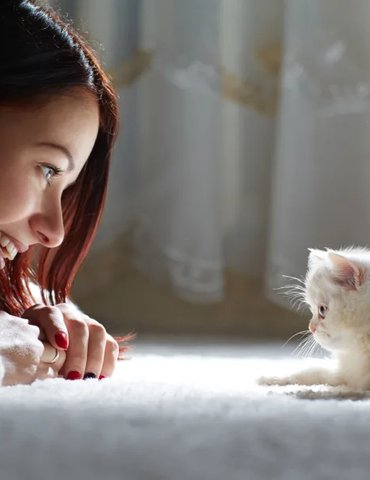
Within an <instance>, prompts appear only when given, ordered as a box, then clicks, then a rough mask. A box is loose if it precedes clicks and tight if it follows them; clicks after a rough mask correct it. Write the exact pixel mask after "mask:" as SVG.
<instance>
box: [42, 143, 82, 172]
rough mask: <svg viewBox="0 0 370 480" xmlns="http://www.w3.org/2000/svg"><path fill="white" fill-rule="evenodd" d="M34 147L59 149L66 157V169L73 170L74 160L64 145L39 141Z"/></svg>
mask: <svg viewBox="0 0 370 480" xmlns="http://www.w3.org/2000/svg"><path fill="white" fill-rule="evenodd" d="M35 146H36V147H49V148H54V149H56V150H59V151H60V152H62V153H64V155H65V156H66V157H67V159H68V163H69V165H68V171H70V170H73V169H74V168H75V162H74V160H73V157H72V155H71V152H70V151H69V150H68V148H66V147H64V146H63V145H59V143H51V142H39V143H36V144H35Z"/></svg>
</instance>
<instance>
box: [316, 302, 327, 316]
mask: <svg viewBox="0 0 370 480" xmlns="http://www.w3.org/2000/svg"><path fill="white" fill-rule="evenodd" d="M318 310H319V318H321V319H323V318H325V316H326V313H327V311H328V307H327V306H326V305H319V309H318Z"/></svg>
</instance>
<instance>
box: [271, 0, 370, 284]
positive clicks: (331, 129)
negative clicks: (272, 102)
mask: <svg viewBox="0 0 370 480" xmlns="http://www.w3.org/2000/svg"><path fill="white" fill-rule="evenodd" d="M286 9H287V10H286V22H285V55H284V64H283V68H282V93H281V106H280V111H279V123H278V125H279V126H278V136H277V146H276V154H275V157H274V161H273V171H274V175H273V194H272V210H271V215H270V224H271V230H270V236H269V260H268V270H267V273H268V275H267V278H268V289H267V290H268V291H269V292H271V291H272V288H274V287H277V286H279V284H281V283H284V279H283V278H282V274H284V273H285V274H290V275H302V274H303V273H304V271H305V263H306V258H307V247H331V248H338V247H341V246H347V245H353V244H354V245H364V246H366V245H369V242H370V228H369V225H370V24H369V22H368V19H369V18H370V3H369V2H368V1H366V0H354V1H353V2H346V1H345V0H339V1H337V0H325V2H321V1H319V0H313V1H312V0H310V1H309V2H308V1H305V0H289V1H288V2H287V3H286Z"/></svg>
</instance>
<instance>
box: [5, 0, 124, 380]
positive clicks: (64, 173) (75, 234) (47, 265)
mask: <svg viewBox="0 0 370 480" xmlns="http://www.w3.org/2000/svg"><path fill="white" fill-rule="evenodd" d="M116 134H117V102H116V97H115V94H114V92H113V89H112V86H111V84H110V82H109V80H108V78H107V76H106V75H105V74H104V72H103V71H102V69H101V67H100V66H99V64H98V62H97V59H96V57H95V55H94V53H93V52H92V50H91V48H90V47H88V46H87V45H86V43H85V42H84V41H83V40H82V39H81V38H80V37H79V36H78V34H76V33H75V32H74V31H73V30H72V29H71V27H70V26H69V25H66V24H65V23H64V22H63V21H62V20H61V19H59V18H58V17H57V16H56V14H55V13H53V12H52V11H50V10H47V9H46V8H40V7H37V6H36V5H35V2H33V1H31V0H18V1H16V0H13V1H10V0H1V2H0V168H1V173H0V244H1V246H0V268H1V270H0V291H1V295H0V373H1V376H0V378H1V379H2V380H1V384H2V385H14V384H17V383H31V382H32V381H34V380H35V379H38V378H46V377H48V376H57V375H60V376H63V377H64V378H66V379H80V378H95V377H98V378H103V377H106V376H110V375H111V374H112V372H113V370H114V367H115V364H116V361H117V359H118V356H119V346H118V343H117V342H116V341H115V340H114V339H113V338H112V337H111V336H110V335H108V334H107V333H106V331H105V329H104V327H103V326H102V325H101V324H99V323H98V322H96V321H94V320H92V319H90V318H89V317H87V316H86V315H84V314H83V313H82V312H80V311H79V310H78V309H77V307H75V306H74V305H73V304H72V303H71V302H69V301H68V295H69V292H70V289H71V285H72V281H73V279H74V277H75V275H76V272H77V270H78V268H79V266H80V265H81V262H82V261H83V259H84V258H85V256H86V254H87V252H88V250H89V247H90V245H91V242H92V240H93V237H94V235H95V232H96V229H97V226H98V223H99V220H100V217H101V213H102V208H103V204H104V200H105V196H106V189H107V178H108V170H109V162H110V157H111V151H112V146H113V143H114V141H115V138H116ZM35 285H36V287H37V290H38V291H39V292H42V295H40V298H39V299H38V300H37V298H36V295H34V296H33V295H32V292H31V288H33V286H35Z"/></svg>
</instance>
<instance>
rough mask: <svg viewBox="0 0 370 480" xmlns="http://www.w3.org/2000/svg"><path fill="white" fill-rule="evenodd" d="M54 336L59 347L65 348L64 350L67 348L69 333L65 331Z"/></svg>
mask: <svg viewBox="0 0 370 480" xmlns="http://www.w3.org/2000/svg"><path fill="white" fill-rule="evenodd" d="M54 338H55V343H56V344H57V345H58V347H60V348H63V350H66V349H67V348H68V340H67V335H66V334H65V333H64V332H58V333H56V334H55V337H54Z"/></svg>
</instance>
